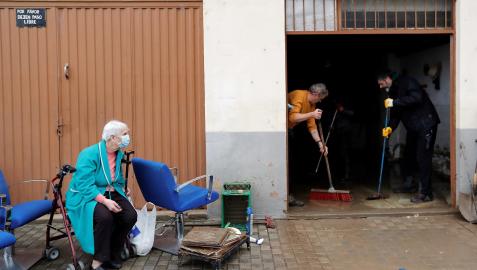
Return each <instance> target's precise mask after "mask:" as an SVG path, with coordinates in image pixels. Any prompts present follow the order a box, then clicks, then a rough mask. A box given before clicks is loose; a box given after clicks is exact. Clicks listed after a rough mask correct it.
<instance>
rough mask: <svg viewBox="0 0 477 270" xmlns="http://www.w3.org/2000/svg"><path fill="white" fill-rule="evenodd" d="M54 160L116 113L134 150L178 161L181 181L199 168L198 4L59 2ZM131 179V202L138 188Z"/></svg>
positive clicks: (66, 158)
mask: <svg viewBox="0 0 477 270" xmlns="http://www.w3.org/2000/svg"><path fill="white" fill-rule="evenodd" d="M58 23H59V30H58V31H59V42H60V44H59V47H60V50H59V51H60V63H61V65H62V67H63V68H64V67H65V65H67V66H68V67H69V76H68V78H67V77H66V76H65V74H62V78H61V84H60V86H61V87H60V108H61V109H60V111H61V113H60V119H61V121H62V124H63V129H62V135H61V139H60V152H61V162H63V163H75V162H76V156H77V155H78V153H79V151H80V150H81V149H82V148H84V147H85V146H87V145H90V144H93V143H95V142H97V141H98V140H99V138H100V136H101V130H102V127H103V125H104V124H105V123H106V122H107V121H108V120H110V119H120V120H123V121H125V122H126V123H128V124H129V126H130V128H131V131H132V147H131V148H132V149H134V150H135V151H136V156H140V157H144V158H148V159H154V160H157V161H162V162H165V163H167V164H168V165H170V166H176V167H179V168H180V173H181V174H180V181H181V182H183V181H185V180H187V179H189V178H192V177H194V176H197V175H198V174H202V173H204V172H205V136H204V132H205V130H204V128H205V127H204V90H203V49H202V9H201V4H200V5H199V3H191V5H190V6H188V5H187V3H181V6H180V7H171V6H168V7H160V6H159V7H148V8H134V7H128V8H62V9H58ZM134 182H135V181H131V183H132V187H133V191H134V195H135V196H134V197H135V198H136V202H137V203H138V205H139V204H142V203H143V201H142V196H141V195H140V191H139V189H137V188H135V187H136V185H135V184H134Z"/></svg>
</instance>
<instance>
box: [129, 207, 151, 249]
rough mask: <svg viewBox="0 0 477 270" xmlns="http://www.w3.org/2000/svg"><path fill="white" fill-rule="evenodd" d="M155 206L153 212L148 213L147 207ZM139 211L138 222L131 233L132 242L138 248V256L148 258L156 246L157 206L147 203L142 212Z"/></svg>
mask: <svg viewBox="0 0 477 270" xmlns="http://www.w3.org/2000/svg"><path fill="white" fill-rule="evenodd" d="M148 204H151V205H152V206H153V208H152V210H151V211H147V205H148ZM136 211H137V222H136V225H134V227H133V229H132V230H131V233H130V238H129V239H130V241H131V244H133V245H134V246H135V247H136V252H137V255H139V256H146V255H147V254H148V253H149V252H150V251H151V249H152V246H153V244H154V234H155V232H156V216H157V212H156V206H155V205H154V204H153V203H150V202H147V203H146V204H145V205H144V206H143V207H142V209H141V210H136Z"/></svg>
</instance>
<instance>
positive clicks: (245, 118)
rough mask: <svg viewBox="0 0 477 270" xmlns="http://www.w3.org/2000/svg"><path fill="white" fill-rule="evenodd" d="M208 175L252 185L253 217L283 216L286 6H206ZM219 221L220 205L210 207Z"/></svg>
mask: <svg viewBox="0 0 477 270" xmlns="http://www.w3.org/2000/svg"><path fill="white" fill-rule="evenodd" d="M204 63H205V74H204V76H205V130H206V167H207V173H208V174H213V175H214V176H215V179H216V185H215V189H217V190H219V191H220V190H221V186H222V184H223V183H224V182H230V181H249V182H251V183H252V196H253V198H252V202H253V208H254V214H255V216H257V217H258V218H263V216H264V215H270V216H272V217H284V215H285V213H284V211H285V210H286V195H287V194H286V192H287V189H286V183H287V182H286V181H287V180H286V179H287V178H286V175H287V170H286V130H287V128H286V124H287V123H286V106H285V104H286V88H285V86H286V81H285V80H286V74H285V70H286V66H285V5H284V2H283V1H277V0H260V1H257V0H240V1H237V0H204ZM208 209H209V214H210V215H211V216H212V217H218V216H220V203H214V204H213V205H211V206H210V207H209V208H208Z"/></svg>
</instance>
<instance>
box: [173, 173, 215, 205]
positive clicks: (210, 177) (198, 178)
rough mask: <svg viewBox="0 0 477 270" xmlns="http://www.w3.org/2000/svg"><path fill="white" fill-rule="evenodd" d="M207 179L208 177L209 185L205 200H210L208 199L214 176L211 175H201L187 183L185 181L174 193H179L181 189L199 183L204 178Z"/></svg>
mask: <svg viewBox="0 0 477 270" xmlns="http://www.w3.org/2000/svg"><path fill="white" fill-rule="evenodd" d="M207 177H209V184H208V186H209V187H208V192H207V199H209V200H210V197H211V196H212V186H213V184H214V176H213V175H201V176H198V177H196V178H193V179H191V180H189V181H187V182H185V183H183V184H181V185H179V186H177V187H176V189H175V191H176V192H179V191H180V190H181V189H183V188H184V187H186V186H188V185H190V184H192V183H194V182H197V181H199V180H202V179H204V178H207Z"/></svg>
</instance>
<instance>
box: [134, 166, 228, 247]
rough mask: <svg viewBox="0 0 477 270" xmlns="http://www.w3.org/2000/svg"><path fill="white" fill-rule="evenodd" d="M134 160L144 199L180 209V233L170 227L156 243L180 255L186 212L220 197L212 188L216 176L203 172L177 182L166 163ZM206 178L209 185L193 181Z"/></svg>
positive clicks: (155, 244)
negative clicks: (202, 185) (172, 230)
mask: <svg viewBox="0 0 477 270" xmlns="http://www.w3.org/2000/svg"><path fill="white" fill-rule="evenodd" d="M132 164H133V168H134V174H135V175H136V179H137V182H138V184H139V187H140V189H141V192H142V194H143V196H144V199H146V201H148V202H152V203H154V204H155V205H156V206H159V207H162V208H165V209H167V210H170V211H174V212H176V213H175V217H174V222H175V230H176V233H175V234H171V233H170V232H171V231H166V232H164V233H163V235H161V237H156V239H155V241H154V247H155V248H157V249H159V250H162V251H164V252H168V253H171V254H174V255H177V254H178V253H179V249H180V245H181V242H182V238H183V237H184V212H185V211H188V210H191V209H195V208H199V207H202V206H205V205H208V204H210V203H212V202H214V201H216V200H217V199H218V198H219V194H218V193H217V192H216V191H213V190H212V185H213V176H207V175H202V176H199V177H196V178H194V179H191V180H189V181H187V182H185V183H183V184H181V185H177V183H176V181H175V177H174V175H173V174H172V172H171V170H170V169H169V167H168V166H167V165H166V164H164V163H161V162H155V161H151V160H145V159H141V158H133V159H132ZM206 178H209V182H208V188H203V187H198V186H194V185H191V184H192V183H194V182H196V181H199V180H201V179H206Z"/></svg>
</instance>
